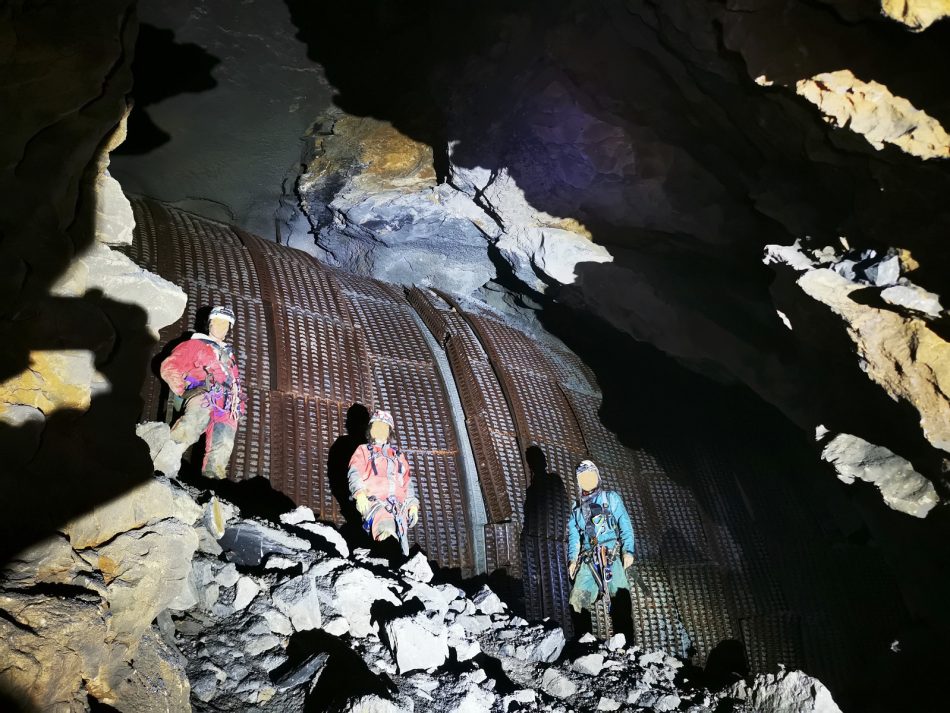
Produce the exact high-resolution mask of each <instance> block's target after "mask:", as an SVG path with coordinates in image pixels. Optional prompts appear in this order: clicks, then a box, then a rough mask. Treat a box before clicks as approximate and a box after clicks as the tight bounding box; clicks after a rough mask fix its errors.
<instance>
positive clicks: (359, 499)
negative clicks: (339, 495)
mask: <svg viewBox="0 0 950 713" xmlns="http://www.w3.org/2000/svg"><path fill="white" fill-rule="evenodd" d="M353 498H354V500H356V509H357V510H358V511H359V513H360V515H361V516H362V517H366V513H368V512H369V497H368V496H367V495H366V491H365V490H361V491H359V492H358V493H357V494H356V495H354V496H353Z"/></svg>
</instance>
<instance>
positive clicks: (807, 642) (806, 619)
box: [801, 612, 860, 693]
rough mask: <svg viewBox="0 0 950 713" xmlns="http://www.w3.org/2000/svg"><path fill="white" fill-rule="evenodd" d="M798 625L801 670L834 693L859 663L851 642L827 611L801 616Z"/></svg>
mask: <svg viewBox="0 0 950 713" xmlns="http://www.w3.org/2000/svg"><path fill="white" fill-rule="evenodd" d="M801 627H802V653H803V658H804V669H805V670H806V671H807V672H808V673H809V674H810V675H812V676H815V677H817V678H818V679H819V680H820V681H821V682H822V683H824V684H825V685H826V686H828V688H830V689H831V691H832V693H834V692H835V691H837V690H838V689H839V687H842V686H844V685H845V684H847V682H848V681H849V680H850V679H853V677H854V671H855V670H857V669H858V666H859V665H860V662H859V661H858V657H857V656H855V649H854V644H853V642H852V640H851V638H850V636H849V635H848V633H847V632H846V631H845V628H844V627H842V626H841V623H840V621H838V618H837V617H835V616H832V615H830V614H828V613H827V612H821V613H817V614H806V615H804V616H803V617H802V618H801Z"/></svg>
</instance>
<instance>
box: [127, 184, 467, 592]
mask: <svg viewBox="0 0 950 713" xmlns="http://www.w3.org/2000/svg"><path fill="white" fill-rule="evenodd" d="M133 210H134V212H135V216H136V219H137V225H138V228H137V231H136V238H135V241H134V242H133V245H132V246H130V247H129V248H128V249H127V250H126V252H127V254H129V255H130V257H132V258H133V259H134V260H136V261H137V262H138V263H139V264H140V265H142V266H143V267H147V268H148V269H151V270H153V271H156V272H158V273H159V274H161V275H162V276H163V277H165V278H166V279H169V280H171V281H173V282H175V283H176V284H178V285H180V286H181V287H182V288H183V289H184V290H185V292H186V293H187V295H188V304H187V307H186V312H185V314H184V315H183V316H182V318H181V319H179V320H178V322H177V323H176V324H174V325H171V326H170V327H167V328H166V329H164V330H163V331H162V334H161V337H162V341H163V344H164V343H167V342H169V341H172V340H174V339H177V338H178V337H180V336H181V335H182V334H183V333H186V332H188V331H190V330H193V329H195V327H196V321H197V315H198V310H200V309H201V308H206V307H209V306H210V305H213V304H217V303H223V304H226V305H228V306H231V307H232V308H233V309H234V310H235V312H236V315H237V326H236V328H235V330H234V332H233V336H234V340H235V342H234V347H235V352H236V354H237V356H238V361H239V364H240V367H241V372H242V378H243V381H244V385H245V388H246V390H247V393H248V401H247V416H246V418H245V420H244V421H243V422H242V424H241V426H240V428H239V429H238V435H237V438H236V442H235V449H234V453H233V455H232V459H231V467H230V471H229V478H231V479H233V480H244V479H248V478H252V477H257V476H261V477H265V478H269V479H270V481H271V484H272V485H273V486H274V487H275V488H276V489H277V490H280V491H281V492H283V493H285V494H287V495H288V496H290V497H291V498H292V499H293V500H294V501H295V502H297V503H299V504H302V505H307V506H309V507H311V508H312V509H313V510H314V512H315V513H316V514H317V516H318V517H319V518H321V519H323V520H328V521H333V522H340V521H341V516H340V508H339V503H338V501H337V497H339V496H340V492H339V488H337V492H336V494H335V493H334V488H333V487H332V486H331V479H333V478H336V479H337V483H339V481H340V479H341V478H343V479H344V482H345V472H343V473H335V474H334V473H330V472H328V460H327V459H328V453H329V450H330V447H331V446H332V445H333V444H334V443H335V442H336V441H337V439H338V438H340V437H341V436H343V435H345V433H346V430H345V428H346V427H345V423H346V412H347V410H348V409H349V408H350V407H351V406H352V405H353V404H363V405H364V406H365V408H366V409H367V410H368V411H370V412H371V411H372V410H373V409H375V408H388V409H390V410H392V411H393V412H394V414H395V417H396V419H397V425H398V427H399V428H398V434H399V437H400V438H401V439H403V440H402V443H401V445H402V447H403V448H404V450H406V452H407V456H408V458H409V461H410V463H411V464H412V466H413V471H414V476H415V479H416V484H417V487H418V488H419V490H420V492H421V494H422V499H423V503H424V506H423V509H422V513H421V518H420V526H419V527H418V528H416V530H415V531H414V533H413V534H414V536H415V539H416V541H417V542H418V543H419V544H420V546H422V547H423V549H425V550H426V552H427V553H428V554H429V556H430V557H432V558H433V559H434V560H435V561H437V562H438V563H439V564H440V565H442V566H444V567H449V568H458V569H460V570H461V571H462V572H463V573H470V571H471V568H472V566H473V559H472V558H473V553H472V543H471V539H472V533H471V531H470V528H469V526H468V523H467V521H466V517H465V511H464V509H463V508H461V507H459V503H460V502H461V498H462V492H463V489H462V487H461V480H460V478H461V475H460V468H459V463H458V461H459V459H458V451H457V448H458V446H457V437H456V434H455V432H454V430H453V426H452V420H451V418H449V411H448V405H447V402H446V397H445V392H444V387H443V385H442V384H441V382H440V380H439V376H438V374H437V372H436V370H435V369H434V367H433V365H432V355H431V353H430V352H429V350H428V346H427V345H426V343H425V340H424V339H422V336H421V335H420V334H419V332H418V327H417V326H416V324H415V323H414V322H413V320H412V317H411V314H410V312H409V310H410V309H411V308H410V306H409V304H408V303H407V302H406V300H405V298H404V296H403V295H402V293H401V292H400V291H399V290H396V289H394V288H392V287H391V286H388V285H383V284H381V283H377V282H375V281H373V280H369V279H365V278H357V277H353V276H350V275H346V274H344V273H340V272H339V271H335V270H333V269H332V268H328V267H326V266H324V265H322V264H321V263H319V262H317V261H316V260H314V259H313V258H312V257H310V256H309V255H306V254H305V253H301V252H299V251H296V250H291V249H288V248H283V247H281V246H278V245H275V244H273V243H270V242H268V241H265V240H262V239H260V238H258V237H256V236H253V235H250V234H247V233H244V232H242V231H238V230H235V229H233V228H231V227H229V226H226V225H223V224H220V223H215V222H213V221H208V220H204V219H201V218H197V217H195V216H193V215H190V214H188V213H185V212H182V211H178V210H175V209H173V208H170V207H167V206H163V205H161V204H158V203H155V202H152V201H148V200H134V201H133ZM156 353H158V352H156ZM147 382H148V386H147V387H146V389H145V391H144V393H143V398H144V399H145V400H146V404H145V407H144V409H143V414H144V415H145V416H146V417H147V418H154V417H155V416H156V415H157V414H158V411H159V410H160V405H161V404H160V401H161V398H162V397H161V389H160V388H159V387H158V386H156V385H157V384H159V382H158V380H157V378H155V376H154V374H153V375H151V378H149V379H147Z"/></svg>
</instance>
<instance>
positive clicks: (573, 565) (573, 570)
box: [567, 560, 577, 579]
mask: <svg viewBox="0 0 950 713" xmlns="http://www.w3.org/2000/svg"><path fill="white" fill-rule="evenodd" d="M575 574H577V560H571V561H570V562H568V563H567V576H568V577H569V578H570V579H574V575H575Z"/></svg>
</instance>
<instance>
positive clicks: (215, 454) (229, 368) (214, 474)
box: [160, 334, 245, 478]
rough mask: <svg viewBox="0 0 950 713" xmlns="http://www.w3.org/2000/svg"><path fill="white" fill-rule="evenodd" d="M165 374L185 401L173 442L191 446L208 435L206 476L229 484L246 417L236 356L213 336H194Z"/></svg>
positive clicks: (164, 365) (170, 361) (165, 363)
mask: <svg viewBox="0 0 950 713" xmlns="http://www.w3.org/2000/svg"><path fill="white" fill-rule="evenodd" d="M160 371H161V375H162V378H163V379H164V380H165V381H166V382H167V383H168V386H169V388H170V389H171V390H172V391H174V392H175V393H176V394H178V395H179V396H181V397H182V398H184V399H185V412H184V413H183V414H182V416H181V418H179V419H178V420H177V421H176V422H175V425H174V426H173V427H172V430H171V437H172V440H174V441H176V442H178V443H184V444H188V445H190V444H192V443H194V442H195V441H197V440H198V439H199V438H200V437H201V434H202V433H204V434H205V436H206V438H205V458H204V463H203V464H202V466H201V471H202V473H203V474H204V475H205V476H207V477H210V478H224V477H225V475H226V474H227V467H228V461H229V460H230V459H231V450H232V449H233V448H234V436H235V434H236V433H237V426H238V421H240V419H241V416H243V415H244V403H243V401H244V398H245V396H244V393H243V392H242V391H241V376H240V374H239V372H238V365H237V360H236V359H235V358H234V352H233V350H232V349H231V347H230V346H229V345H228V344H224V343H221V342H218V341H217V340H216V339H214V338H212V337H209V336H208V335H207V334H194V335H193V336H192V337H191V339H189V340H188V341H185V342H182V343H181V344H179V345H178V346H177V347H175V348H174V350H172V353H171V354H170V355H169V356H168V358H167V359H165V361H163V362H162V366H161V370H160Z"/></svg>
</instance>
